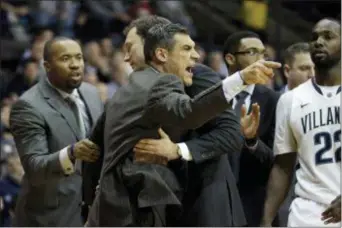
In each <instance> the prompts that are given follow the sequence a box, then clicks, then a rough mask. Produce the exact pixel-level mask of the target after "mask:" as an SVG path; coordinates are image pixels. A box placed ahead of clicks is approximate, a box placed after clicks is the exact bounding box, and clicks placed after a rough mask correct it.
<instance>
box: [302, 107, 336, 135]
mask: <svg viewBox="0 0 342 228" xmlns="http://www.w3.org/2000/svg"><path fill="white" fill-rule="evenodd" d="M308 105H310V104H307V105H305V106H304V105H303V107H302V109H305V107H306V106H308ZM301 123H302V128H303V132H304V134H306V133H307V132H309V131H312V130H315V129H317V128H319V127H324V126H329V125H334V124H340V107H339V106H332V107H324V108H321V109H319V110H315V111H312V112H310V113H308V114H305V115H304V116H303V117H302V118H301Z"/></svg>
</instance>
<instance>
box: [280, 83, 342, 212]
mask: <svg viewBox="0 0 342 228" xmlns="http://www.w3.org/2000/svg"><path fill="white" fill-rule="evenodd" d="M340 90H341V88H340V87H339V88H337V87H336V89H335V90H333V91H332V92H330V93H328V94H327V95H323V93H322V91H321V89H320V88H319V87H318V86H317V85H316V84H315V83H314V81H313V80H309V81H307V82H305V83H303V84H302V85H300V86H299V87H297V88H296V89H294V90H292V91H290V92H287V93H285V94H284V95H283V96H282V97H281V98H280V99H279V103H278V106H277V121H276V122H277V123H276V134H275V142H274V151H275V154H284V153H290V152H298V161H299V168H298V169H297V171H296V177H297V184H296V187H295V193H296V195H298V196H299V197H302V198H305V199H309V200H313V201H315V202H318V203H322V204H325V205H329V204H330V203H331V201H332V200H334V199H335V198H336V197H337V196H338V195H340V194H341V189H340V176H341V124H340V101H341V98H340V95H341V92H340Z"/></svg>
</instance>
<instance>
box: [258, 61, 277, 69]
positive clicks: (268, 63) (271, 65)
mask: <svg viewBox="0 0 342 228" xmlns="http://www.w3.org/2000/svg"><path fill="white" fill-rule="evenodd" d="M261 63H262V64H264V66H266V67H269V68H272V69H277V68H280V67H281V63H278V62H274V61H262V62H261Z"/></svg>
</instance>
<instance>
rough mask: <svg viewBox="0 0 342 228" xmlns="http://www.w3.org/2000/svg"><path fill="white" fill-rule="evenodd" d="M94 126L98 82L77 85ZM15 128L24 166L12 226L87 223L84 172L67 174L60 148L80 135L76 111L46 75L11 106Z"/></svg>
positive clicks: (98, 102)
mask: <svg viewBox="0 0 342 228" xmlns="http://www.w3.org/2000/svg"><path fill="white" fill-rule="evenodd" d="M78 94H79V95H80V97H81V99H82V100H83V103H84V104H85V106H86V110H87V113H88V117H89V120H90V126H91V125H93V124H94V123H96V121H97V119H98V117H99V116H100V114H101V113H102V110H103V107H102V102H101V100H100V97H99V95H98V92H97V90H96V88H95V87H93V86H91V85H90V84H87V83H82V85H81V86H80V88H79V89H78ZM10 125H11V131H12V133H13V136H14V139H15V143H16V147H17V149H18V152H19V155H20V159H21V163H22V165H23V167H24V171H25V175H24V178H23V183H22V189H21V191H20V193H19V197H18V202H17V205H16V210H15V222H14V226H37V227H38V226H83V222H82V219H81V203H82V178H81V176H80V174H78V173H73V174H70V175H66V174H65V171H64V170H63V169H62V166H61V162H60V158H59V154H60V153H59V151H60V150H61V149H63V148H65V147H66V146H68V145H70V144H72V143H75V142H77V141H79V140H81V139H82V136H81V132H80V128H79V126H78V125H77V120H76V117H75V115H74V114H73V113H72V111H71V110H70V107H69V106H68V105H67V103H66V102H65V100H64V99H63V97H62V96H61V94H60V93H59V92H58V91H57V90H56V89H55V88H53V87H52V86H51V84H50V83H49V82H48V80H47V79H46V78H43V79H41V80H40V82H39V83H38V84H36V85H35V86H33V87H32V88H31V89H29V90H28V91H27V92H25V93H24V94H23V95H22V96H21V97H20V99H19V101H18V102H17V103H16V104H15V105H14V106H13V108H12V112H11V116H10Z"/></svg>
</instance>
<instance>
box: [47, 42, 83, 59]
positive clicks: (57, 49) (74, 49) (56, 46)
mask: <svg viewBox="0 0 342 228" xmlns="http://www.w3.org/2000/svg"><path fill="white" fill-rule="evenodd" d="M51 51H52V53H54V54H59V55H61V54H63V53H64V54H66V53H73V54H82V50H81V47H80V45H79V44H78V43H77V42H75V41H73V40H62V41H56V42H54V43H53V44H52V45H51Z"/></svg>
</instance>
